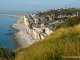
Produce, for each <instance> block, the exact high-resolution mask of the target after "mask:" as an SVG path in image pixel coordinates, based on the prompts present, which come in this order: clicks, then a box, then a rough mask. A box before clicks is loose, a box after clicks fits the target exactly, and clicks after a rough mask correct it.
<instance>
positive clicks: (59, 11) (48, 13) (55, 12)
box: [39, 8, 80, 16]
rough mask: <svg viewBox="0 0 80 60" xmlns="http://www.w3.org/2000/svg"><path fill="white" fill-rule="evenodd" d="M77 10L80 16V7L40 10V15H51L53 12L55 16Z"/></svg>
mask: <svg viewBox="0 0 80 60" xmlns="http://www.w3.org/2000/svg"><path fill="white" fill-rule="evenodd" d="M77 12H79V16H80V9H75V8H74V9H73V8H70V9H57V10H49V11H47V12H43V13H41V12H39V16H43V15H44V16H45V15H51V14H55V16H58V15H67V14H68V13H72V14H77Z"/></svg>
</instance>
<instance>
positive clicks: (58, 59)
mask: <svg viewBox="0 0 80 60" xmlns="http://www.w3.org/2000/svg"><path fill="white" fill-rule="evenodd" d="M76 21H77V22H78V23H76ZM79 22H80V18H79V17H73V18H69V19H68V20H66V21H64V22H63V23H62V24H60V25H59V27H58V28H57V29H55V30H54V31H53V33H51V34H50V35H49V36H47V37H45V39H44V40H40V41H39V42H37V43H35V44H33V45H31V46H29V47H27V48H22V49H18V50H15V60H80V59H79V58H64V57H63V56H74V57H75V56H78V57H80V24H79ZM68 24H70V25H68ZM65 27H66V28H65Z"/></svg>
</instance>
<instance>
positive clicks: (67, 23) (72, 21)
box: [56, 17, 80, 29]
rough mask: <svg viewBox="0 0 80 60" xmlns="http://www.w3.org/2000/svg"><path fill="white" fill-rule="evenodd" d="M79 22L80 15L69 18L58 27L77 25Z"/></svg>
mask: <svg viewBox="0 0 80 60" xmlns="http://www.w3.org/2000/svg"><path fill="white" fill-rule="evenodd" d="M79 23H80V17H72V18H68V19H66V20H65V21H64V22H62V23H61V24H59V25H58V26H56V29H58V28H60V27H63V28H66V27H72V26H74V25H77V24H79Z"/></svg>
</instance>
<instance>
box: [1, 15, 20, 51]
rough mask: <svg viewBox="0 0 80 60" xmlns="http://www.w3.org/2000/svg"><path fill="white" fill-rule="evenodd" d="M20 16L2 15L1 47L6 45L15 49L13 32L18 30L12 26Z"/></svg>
mask: <svg viewBox="0 0 80 60" xmlns="http://www.w3.org/2000/svg"><path fill="white" fill-rule="evenodd" d="M18 19H19V18H17V17H12V16H5V15H0V48H1V47H5V48H9V49H11V50H15V49H16V46H15V42H14V40H13V37H12V34H13V33H15V32H17V31H16V30H14V29H12V28H11V27H10V26H11V25H12V24H14V23H15V22H16V21H17V20H18Z"/></svg>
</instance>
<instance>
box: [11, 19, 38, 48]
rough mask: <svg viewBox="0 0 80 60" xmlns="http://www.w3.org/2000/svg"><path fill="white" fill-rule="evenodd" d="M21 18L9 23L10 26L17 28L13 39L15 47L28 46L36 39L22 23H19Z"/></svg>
mask: <svg viewBox="0 0 80 60" xmlns="http://www.w3.org/2000/svg"><path fill="white" fill-rule="evenodd" d="M20 21H21V19H19V20H18V21H17V22H16V23H15V24H12V25H11V28H13V29H15V30H17V31H18V32H17V33H14V34H13V35H12V36H13V39H14V42H15V45H16V47H17V48H23V47H28V46H30V45H32V44H33V43H35V42H37V41H38V40H37V39H35V38H34V36H33V35H32V34H29V33H28V32H27V31H26V30H27V28H26V27H25V25H24V24H21V23H20Z"/></svg>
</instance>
